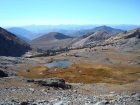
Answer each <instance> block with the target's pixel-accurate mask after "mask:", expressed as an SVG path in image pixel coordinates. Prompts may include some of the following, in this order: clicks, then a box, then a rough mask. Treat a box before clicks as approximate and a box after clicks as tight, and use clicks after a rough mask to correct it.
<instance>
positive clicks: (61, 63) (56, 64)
mask: <svg viewBox="0 0 140 105" xmlns="http://www.w3.org/2000/svg"><path fill="white" fill-rule="evenodd" d="M72 64H73V63H72V62H70V61H58V62H52V63H48V64H46V66H47V67H48V68H50V69H51V68H53V67H67V66H70V65H72Z"/></svg>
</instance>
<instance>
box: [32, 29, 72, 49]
mask: <svg viewBox="0 0 140 105" xmlns="http://www.w3.org/2000/svg"><path fill="white" fill-rule="evenodd" d="M71 39H72V37H70V36H66V35H63V34H61V33H57V32H51V33H48V34H46V35H43V36H41V37H39V38H36V39H34V40H32V41H31V42H30V44H31V45H32V46H34V47H37V48H42V49H50V48H56V47H63V46H67V45H69V42H70V40H71Z"/></svg>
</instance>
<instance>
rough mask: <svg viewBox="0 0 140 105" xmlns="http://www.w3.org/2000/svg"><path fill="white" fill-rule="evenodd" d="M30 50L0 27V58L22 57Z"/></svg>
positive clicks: (24, 43)
mask: <svg viewBox="0 0 140 105" xmlns="http://www.w3.org/2000/svg"><path fill="white" fill-rule="evenodd" d="M28 50H31V47H30V45H29V44H27V43H26V42H24V41H22V40H21V39H19V38H18V37H17V36H15V35H14V34H12V33H10V32H8V31H6V30H5V29H3V28H1V27H0V56H15V57H18V56H22V55H23V54H24V53H25V52H27V51H28Z"/></svg>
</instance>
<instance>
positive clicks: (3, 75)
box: [0, 70, 8, 77]
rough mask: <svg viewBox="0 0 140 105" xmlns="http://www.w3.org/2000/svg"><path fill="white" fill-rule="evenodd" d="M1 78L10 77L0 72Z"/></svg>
mask: <svg viewBox="0 0 140 105" xmlns="http://www.w3.org/2000/svg"><path fill="white" fill-rule="evenodd" d="M0 77H8V74H6V73H4V72H3V71H1V70H0Z"/></svg>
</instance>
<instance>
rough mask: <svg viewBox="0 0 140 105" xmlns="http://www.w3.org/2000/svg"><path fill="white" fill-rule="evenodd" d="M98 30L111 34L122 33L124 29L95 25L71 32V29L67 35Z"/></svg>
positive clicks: (77, 34) (79, 34)
mask: <svg viewBox="0 0 140 105" xmlns="http://www.w3.org/2000/svg"><path fill="white" fill-rule="evenodd" d="M97 31H106V32H107V33H109V34H112V35H114V34H117V33H120V32H123V30H121V29H115V28H112V27H109V26H99V27H95V28H92V29H87V30H83V29H82V30H77V31H76V30H75V31H74V30H73V31H71V32H70V30H69V31H68V32H67V33H65V34H66V35H69V36H81V35H83V34H86V33H92V32H97Z"/></svg>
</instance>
